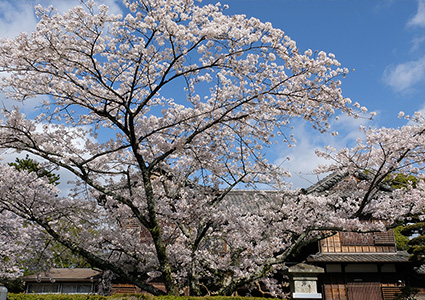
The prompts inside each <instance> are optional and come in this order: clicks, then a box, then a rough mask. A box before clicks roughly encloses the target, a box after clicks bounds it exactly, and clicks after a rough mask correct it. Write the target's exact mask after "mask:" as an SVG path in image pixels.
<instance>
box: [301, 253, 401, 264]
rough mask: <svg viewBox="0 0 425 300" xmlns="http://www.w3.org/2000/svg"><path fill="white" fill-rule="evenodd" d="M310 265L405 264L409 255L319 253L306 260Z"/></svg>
mask: <svg viewBox="0 0 425 300" xmlns="http://www.w3.org/2000/svg"><path fill="white" fill-rule="evenodd" d="M307 261H308V262H311V263H407V262H409V254H408V253H407V252H404V251H399V252H394V253H319V254H315V255H310V256H309V257H308V258H307Z"/></svg>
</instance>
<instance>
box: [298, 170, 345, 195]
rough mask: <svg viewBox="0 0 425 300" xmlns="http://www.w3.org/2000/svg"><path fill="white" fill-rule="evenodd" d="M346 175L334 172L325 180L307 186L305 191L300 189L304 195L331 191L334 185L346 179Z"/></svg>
mask: <svg viewBox="0 0 425 300" xmlns="http://www.w3.org/2000/svg"><path fill="white" fill-rule="evenodd" d="M347 176H348V173H342V172H334V173H331V174H329V175H328V176H326V177H325V178H323V179H321V180H319V181H318V182H316V183H315V184H313V185H311V186H309V187H308V188H306V189H302V191H303V192H304V193H305V194H311V193H321V192H324V191H327V190H330V189H332V187H334V186H335V185H336V184H338V183H339V182H340V181H341V180H343V179H344V178H346V177H347Z"/></svg>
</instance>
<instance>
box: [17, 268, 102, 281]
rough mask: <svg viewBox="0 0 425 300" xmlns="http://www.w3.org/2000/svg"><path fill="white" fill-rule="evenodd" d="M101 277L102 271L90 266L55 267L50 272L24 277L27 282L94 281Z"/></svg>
mask: <svg viewBox="0 0 425 300" xmlns="http://www.w3.org/2000/svg"><path fill="white" fill-rule="evenodd" d="M99 277H100V271H97V270H93V269H89V268H75V269H68V268H63V269H62V268H54V269H50V270H49V271H48V272H42V273H38V274H33V275H28V276H24V277H23V278H22V279H23V280H24V281H26V282H31V281H37V282H40V281H41V282H46V281H50V282H51V281H56V282H64V281H92V280H95V279H98V278H99Z"/></svg>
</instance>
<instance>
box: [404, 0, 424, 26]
mask: <svg viewBox="0 0 425 300" xmlns="http://www.w3.org/2000/svg"><path fill="white" fill-rule="evenodd" d="M407 26H418V27H425V0H418V11H417V12H416V15H414V16H413V18H411V19H410V20H409V21H408V22H407Z"/></svg>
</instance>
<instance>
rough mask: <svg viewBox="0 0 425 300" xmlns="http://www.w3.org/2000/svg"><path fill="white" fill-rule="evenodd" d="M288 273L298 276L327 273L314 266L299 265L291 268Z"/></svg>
mask: <svg viewBox="0 0 425 300" xmlns="http://www.w3.org/2000/svg"><path fill="white" fill-rule="evenodd" d="M287 272H288V273H296V274H319V273H325V269H323V268H321V267H318V266H314V265H308V264H305V263H299V264H296V265H295V266H292V267H289V268H288V270H287Z"/></svg>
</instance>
